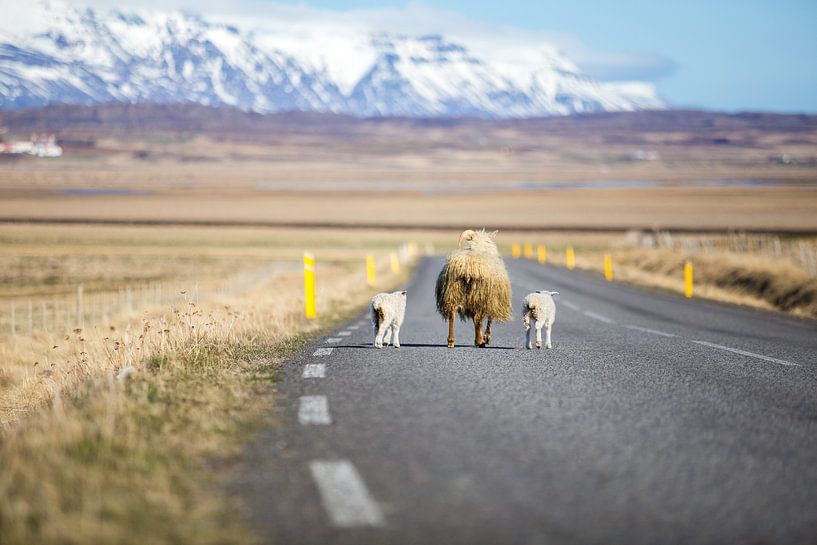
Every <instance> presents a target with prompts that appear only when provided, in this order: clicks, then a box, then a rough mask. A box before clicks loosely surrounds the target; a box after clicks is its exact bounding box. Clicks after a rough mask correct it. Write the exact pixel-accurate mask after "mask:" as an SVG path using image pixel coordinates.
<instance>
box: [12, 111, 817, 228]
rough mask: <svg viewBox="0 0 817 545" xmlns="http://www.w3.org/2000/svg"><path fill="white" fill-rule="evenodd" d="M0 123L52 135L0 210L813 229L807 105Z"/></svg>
mask: <svg viewBox="0 0 817 545" xmlns="http://www.w3.org/2000/svg"><path fill="white" fill-rule="evenodd" d="M2 125H5V126H6V131H7V136H8V137H11V136H13V135H27V134H29V133H30V132H32V131H41V132H43V131H47V132H56V133H57V135H58V137H59V138H60V139H61V142H62V143H63V145H64V146H65V155H64V156H63V157H62V158H59V159H35V158H28V157H24V158H16V159H13V158H12V159H10V158H3V159H0V219H7V220H15V219H16V220H20V219H51V220H57V219H67V220H111V221H129V220H130V221H167V222H219V223H221V222H226V223H230V222H237V223H242V222H243V223H258V224H276V225H281V224H297V225H315V224H323V225H327V224H332V225H334V224H343V225H354V226H361V225H363V226H403V227H417V226H421V227H422V226H426V227H428V226H439V227H450V228H461V227H465V226H473V225H478V226H483V225H484V226H486V227H491V226H498V227H503V228H512V227H517V228H530V229H545V228H554V229H556V228H558V229H570V228H590V229H592V228H596V229H602V228H603V229H629V228H634V227H635V228H654V227H656V228H661V229H685V230H695V229H706V230H728V229H748V230H786V231H812V232H813V231H817V117H815V116H774V115H762V114H743V115H738V116H727V115H723V114H714V113H706V112H641V113H633V114H602V115H597V116H586V117H576V118H548V119H541V120H520V121H495V122H491V121H480V120H437V121H428V120H359V119H354V118H346V117H340V116H320V115H307V114H288V115H279V116H255V115H250V114H243V113H240V112H233V111H230V110H213V109H207V108H199V107H191V106H187V107H182V106H178V107H173V106H164V107H158V106H157V107H151V106H146V105H142V106H110V107H98V108H77V107H73V108H71V107H54V108H52V109H45V110H34V111H30V112H16V113H7V114H4V115H0V126H2ZM396 202H397V203H399V206H395V204H394V203H396Z"/></svg>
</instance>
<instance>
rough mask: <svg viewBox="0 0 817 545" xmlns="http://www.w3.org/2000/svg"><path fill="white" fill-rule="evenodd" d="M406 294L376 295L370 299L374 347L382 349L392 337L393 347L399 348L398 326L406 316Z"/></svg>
mask: <svg viewBox="0 0 817 545" xmlns="http://www.w3.org/2000/svg"><path fill="white" fill-rule="evenodd" d="M406 299H407V297H406V292H405V291H395V292H393V293H378V294H377V295H375V296H374V297H372V325H373V326H374V346H375V348H383V343H384V342H385V343H386V346H388V345H389V342H390V341H391V339H392V335H394V347H395V348H400V326H401V325H403V319H404V318H405V316H406Z"/></svg>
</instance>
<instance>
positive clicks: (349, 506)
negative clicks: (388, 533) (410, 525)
mask: <svg viewBox="0 0 817 545" xmlns="http://www.w3.org/2000/svg"><path fill="white" fill-rule="evenodd" d="M309 470H310V471H311V472H312V478H313V479H315V483H316V484H317V485H318V491H319V492H320V494H321V501H322V503H323V507H324V509H326V512H327V513H328V514H329V518H330V519H331V520H332V523H333V524H334V525H335V526H340V527H343V528H350V527H354V526H383V525H384V524H385V520H384V518H383V513H382V512H381V511H380V508H379V507H378V506H377V503H375V501H374V499H372V496H371V495H370V494H369V491H368V490H367V489H366V484H365V483H364V482H363V479H362V478H361V477H360V474H359V473H358V472H357V469H355V466H353V465H352V463H351V462H349V461H347V460H340V461H334V462H329V461H313V462H309Z"/></svg>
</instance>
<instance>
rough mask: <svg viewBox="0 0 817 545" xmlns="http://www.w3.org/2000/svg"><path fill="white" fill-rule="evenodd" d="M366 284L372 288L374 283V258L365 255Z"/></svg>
mask: <svg viewBox="0 0 817 545" xmlns="http://www.w3.org/2000/svg"><path fill="white" fill-rule="evenodd" d="M366 283H367V284H369V286H370V287H372V288H373V287H374V283H375V270H374V256H373V255H371V254H370V255H367V256H366Z"/></svg>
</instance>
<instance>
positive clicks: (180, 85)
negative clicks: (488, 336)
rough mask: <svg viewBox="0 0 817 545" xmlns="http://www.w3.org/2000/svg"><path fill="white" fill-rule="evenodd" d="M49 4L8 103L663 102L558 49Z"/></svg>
mask: <svg viewBox="0 0 817 545" xmlns="http://www.w3.org/2000/svg"><path fill="white" fill-rule="evenodd" d="M41 9H42V19H43V29H42V30H40V31H38V32H33V33H28V34H25V35H16V36H8V35H2V34H0V108H7V109H9V108H21V107H32V106H41V105H46V104H54V103H79V104H89V103H96V102H160V103H173V102H194V103H198V104H204V105H212V106H217V105H229V106H234V107H237V108H240V109H242V110H246V111H255V112H262V113H266V112H276V111H289V110H303V111H319V112H336V113H349V114H353V115H360V116H415V117H419V116H486V117H528V116H541V115H553V114H570V113H576V112H591V111H600V110H607V111H619V110H639V109H660V108H664V107H665V105H664V103H663V102H662V101H661V100H660V99H659V98H658V97H657V96H656V93H655V89H654V88H653V86H652V85H651V84H648V83H640V82H626V83H598V82H595V81H593V80H591V79H590V78H588V77H587V76H585V75H584V74H582V73H581V71H580V70H579V69H578V68H577V67H576V66H575V65H574V64H573V63H572V62H570V61H569V60H568V59H566V58H565V57H564V56H562V55H560V54H559V53H558V52H557V51H555V50H552V49H542V50H541V51H540V52H539V54H538V55H537V56H535V58H536V61H535V62H527V63H526V64H522V65H520V64H519V63H517V64H515V65H514V66H513V67H512V68H510V67H508V66H504V65H497V64H495V63H494V64H492V63H491V62H489V61H487V60H485V59H481V58H478V57H477V56H475V55H474V54H473V53H471V52H470V51H469V49H468V48H467V47H466V46H465V45H462V44H457V43H452V42H450V41H448V40H446V39H445V38H444V37H442V36H438V35H432V36H419V37H417V36H405V35H390V34H385V33H372V34H368V35H362V36H361V35H359V34H350V35H349V36H351V37H350V38H349V39H348V40H347V42H349V43H344V44H342V45H343V46H344V47H341V48H337V47H336V46H335V44H331V45H327V42H321V41H320V40H317V41H310V39H309V38H302V39H301V43H296V42H293V40H292V39H291V36H287V37H282V39H277V38H278V37H277V36H275V35H272V36H270V35H263V36H259V35H257V34H256V33H253V32H249V31H244V30H240V29H239V28H236V27H234V26H229V25H224V24H217V23H212V22H209V21H207V20H206V19H204V18H202V17H201V16H199V15H194V14H189V13H178V12H174V13H162V12H155V11H139V12H133V13H129V12H122V11H111V12H105V13H102V12H98V11H94V10H92V9H76V8H72V7H69V6H66V5H65V4H60V3H53V4H42V8H41ZM351 42H354V43H351ZM321 47H324V48H326V49H327V50H325V51H322V50H321V49H320V48H321ZM329 49H331V50H332V51H329ZM338 51H348V52H349V53H348V54H347V55H346V57H343V56H339V55H338ZM324 53H325V54H324ZM338 63H341V64H338ZM347 65H348V66H353V67H355V68H356V71H355V72H354V73H353V74H352V75H351V76H350V75H349V70H345V71H344V70H341V68H346V66H347Z"/></svg>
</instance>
